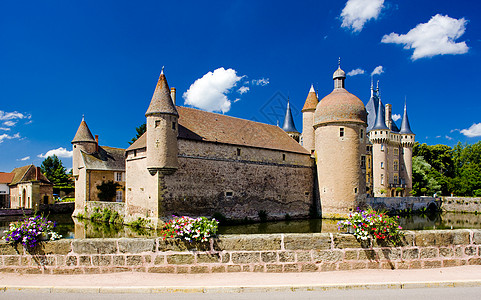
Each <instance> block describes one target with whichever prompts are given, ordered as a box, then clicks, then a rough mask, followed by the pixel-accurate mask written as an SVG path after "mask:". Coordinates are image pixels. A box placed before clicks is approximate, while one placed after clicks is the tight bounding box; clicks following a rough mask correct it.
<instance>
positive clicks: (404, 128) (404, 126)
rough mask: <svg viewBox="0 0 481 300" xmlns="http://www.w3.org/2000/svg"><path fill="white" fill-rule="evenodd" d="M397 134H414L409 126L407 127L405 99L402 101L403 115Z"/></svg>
mask: <svg viewBox="0 0 481 300" xmlns="http://www.w3.org/2000/svg"><path fill="white" fill-rule="evenodd" d="M399 132H400V133H404V134H414V133H413V132H412V130H411V125H409V119H408V112H407V109H406V99H404V114H403V120H402V123H401V130H400V131H399Z"/></svg>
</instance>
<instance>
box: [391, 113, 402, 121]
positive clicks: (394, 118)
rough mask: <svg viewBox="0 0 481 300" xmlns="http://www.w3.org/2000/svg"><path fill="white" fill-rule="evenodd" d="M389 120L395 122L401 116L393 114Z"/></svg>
mask: <svg viewBox="0 0 481 300" xmlns="http://www.w3.org/2000/svg"><path fill="white" fill-rule="evenodd" d="M391 118H392V120H393V121H394V122H396V121H397V120H399V119H401V115H400V114H393V115H392V116H391Z"/></svg>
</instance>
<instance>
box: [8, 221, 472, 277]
mask: <svg viewBox="0 0 481 300" xmlns="http://www.w3.org/2000/svg"><path fill="white" fill-rule="evenodd" d="M480 252H481V230H440V231H417V232H410V231H406V232H405V239H404V241H403V244H402V245H401V246H399V247H383V246H382V245H378V244H377V243H372V244H371V243H364V244H361V243H359V242H358V241H357V240H356V239H355V238H354V236H352V235H347V234H331V233H317V234H316V233H314V234H270V235H225V236H220V237H219V238H216V239H211V240H210V241H209V242H207V243H205V244H197V245H192V244H189V243H186V242H183V241H180V240H165V241H164V240H162V239H161V238H157V239H127V238H121V239H76V240H59V241H54V242H45V243H43V244H42V245H41V246H40V247H38V249H35V251H34V252H33V253H32V254H30V253H27V252H25V250H24V249H23V248H22V247H21V246H19V247H17V248H14V247H13V246H11V245H9V244H5V243H4V242H0V272H16V273H44V274H81V273H82V274H83V273H112V272H130V271H135V272H151V273H219V272H220V273H222V272H319V271H335V270H352V269H419V268H438V267H451V266H460V265H481V253H480Z"/></svg>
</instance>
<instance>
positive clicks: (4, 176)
mask: <svg viewBox="0 0 481 300" xmlns="http://www.w3.org/2000/svg"><path fill="white" fill-rule="evenodd" d="M14 176H15V174H14V173H4V172H0V183H10V182H12V180H13V177H14Z"/></svg>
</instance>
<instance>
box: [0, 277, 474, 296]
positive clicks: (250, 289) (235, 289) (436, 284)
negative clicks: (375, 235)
mask: <svg viewBox="0 0 481 300" xmlns="http://www.w3.org/2000/svg"><path fill="white" fill-rule="evenodd" d="M478 286H481V280H456V281H424V282H384V283H350V284H311V285H265V286H248V285H246V286H186V287H184V286H165V287H160V286H159V287H155V286H136V287H113V286H110V287H108V286H105V287H95V286H57V287H54V286H14V285H5V286H0V293H1V292H33V293H82V294H99V293H100V294H133V293H135V294H162V293H260V292H289V291H291V292H301V291H303V292H305V291H335V290H381V289H418V288H453V287H478Z"/></svg>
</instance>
